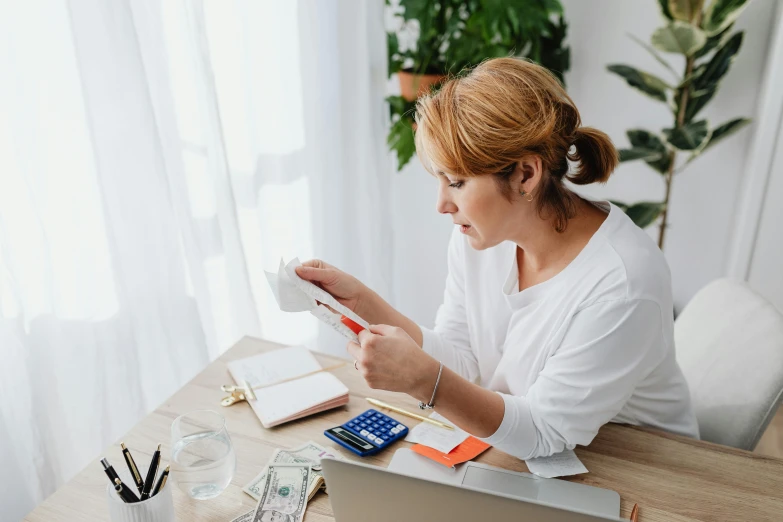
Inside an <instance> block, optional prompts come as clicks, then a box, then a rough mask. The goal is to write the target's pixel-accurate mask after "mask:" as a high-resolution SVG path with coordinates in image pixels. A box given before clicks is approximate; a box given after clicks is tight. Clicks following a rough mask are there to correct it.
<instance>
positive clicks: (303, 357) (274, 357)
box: [228, 346, 348, 428]
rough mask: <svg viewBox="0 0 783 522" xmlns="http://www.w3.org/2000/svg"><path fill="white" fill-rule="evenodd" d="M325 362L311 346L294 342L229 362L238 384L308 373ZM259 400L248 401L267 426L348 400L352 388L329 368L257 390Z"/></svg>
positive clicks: (267, 381) (266, 382)
mask: <svg viewBox="0 0 783 522" xmlns="http://www.w3.org/2000/svg"><path fill="white" fill-rule="evenodd" d="M320 368H321V365H320V364H319V363H318V361H317V360H316V359H315V357H313V354H312V353H310V351H309V350H308V349H307V348H304V347H302V346H292V347H289V348H281V349H279V350H274V351H271V352H267V353H263V354H261V355H255V356H253V357H248V358H246V359H238V360H236V361H231V362H229V363H228V371H229V373H230V374H231V377H232V378H233V379H234V381H235V382H236V383H237V384H240V385H241V384H242V381H247V382H248V384H250V386H252V387H254V388H255V387H256V386H263V385H265V384H271V383H273V382H277V381H281V380H283V379H288V378H290V377H296V376H297V375H304V374H306V373H309V372H312V371H315V370H319V369H320ZM254 392H255V394H256V396H257V397H258V400H255V401H253V400H250V401H248V403H249V404H250V407H251V408H253V411H254V412H255V413H256V415H257V416H258V418H259V419H260V420H261V424H262V425H263V426H264V427H265V428H271V427H273V426H277V425H279V424H283V423H285V422H289V421H292V420H295V419H300V418H302V417H306V416H308V415H312V414H314V413H319V412H322V411H325V410H329V409H332V408H336V407H338V406H343V405H345V404H348V388H347V387H346V386H345V385H344V384H343V383H342V382H340V380H339V379H338V378H337V377H335V376H334V375H332V374H331V373H329V372H321V373H316V374H313V375H308V376H307V377H302V378H301V379H295V380H292V381H288V382H284V383H281V384H277V385H275V386H269V387H267V388H260V389H258V390H254Z"/></svg>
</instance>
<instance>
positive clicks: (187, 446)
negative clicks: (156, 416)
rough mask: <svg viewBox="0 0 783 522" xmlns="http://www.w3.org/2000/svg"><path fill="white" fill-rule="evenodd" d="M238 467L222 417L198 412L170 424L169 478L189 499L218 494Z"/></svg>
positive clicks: (201, 498) (209, 412)
mask: <svg viewBox="0 0 783 522" xmlns="http://www.w3.org/2000/svg"><path fill="white" fill-rule="evenodd" d="M236 468H237V457H236V454H235V453H234V446H233V445H232V444H231V438H230V437H229V436H228V431H226V420H225V419H224V418H223V416H222V415H220V414H218V413H215V412H214V411H209V410H198V411H193V412H190V413H186V414H185V415H180V416H179V417H177V418H176V419H175V420H174V422H173V423H172V425H171V479H172V480H174V481H175V482H176V483H177V485H178V486H179V488H180V489H181V490H182V491H184V492H185V493H187V494H188V496H190V497H192V498H195V499H198V500H206V499H209V498H215V497H216V496H218V495H220V494H221V493H222V492H223V490H224V489H226V488H227V487H228V485H229V484H230V483H231V479H232V478H233V477H234V472H235V471H236Z"/></svg>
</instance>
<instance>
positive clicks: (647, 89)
mask: <svg viewBox="0 0 783 522" xmlns="http://www.w3.org/2000/svg"><path fill="white" fill-rule="evenodd" d="M607 69H608V70H609V72H613V73H615V74H617V75H618V76H621V77H622V78H624V79H625V81H626V82H628V85H630V86H631V87H633V88H635V89H638V90H640V91H641V92H643V93H644V94H646V95H647V96H649V97H651V98H653V99H656V100H659V101H662V102H666V92H667V91H668V90H670V89H671V88H672V87H671V86H670V85H669V84H667V83H666V82H665V81H663V80H661V79H660V78H658V77H657V76H655V75H653V74H650V73H647V72H644V71H640V70H638V69H636V68H634V67H631V66H628V65H610V66H608V67H607Z"/></svg>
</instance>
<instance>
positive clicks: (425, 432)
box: [405, 412, 470, 453]
mask: <svg viewBox="0 0 783 522" xmlns="http://www.w3.org/2000/svg"><path fill="white" fill-rule="evenodd" d="M430 419H433V420H438V421H441V422H444V423H446V424H448V425H450V426H454V423H452V422H450V421H449V420H448V419H446V417H444V416H443V415H440V414H438V413H437V412H432V414H431V415H430ZM469 436H470V435H469V434H468V433H466V432H464V431H462V430H461V429H459V428H457V427H456V426H454V431H451V430H447V429H444V428H440V427H438V426H434V425H432V424H430V423H428V422H421V423H419V424H418V425H417V426H414V427H413V429H411V430H410V431H408V436H407V437H405V440H406V441H408V442H413V443H418V444H423V445H424V446H429V447H430V448H434V449H436V450H438V451H440V452H441V453H449V452H450V451H451V450H453V449H454V448H456V447H457V446H459V445H460V444H462V443H463V442H465V439H467V438H468V437H469Z"/></svg>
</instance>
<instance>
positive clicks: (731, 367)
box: [674, 279, 783, 450]
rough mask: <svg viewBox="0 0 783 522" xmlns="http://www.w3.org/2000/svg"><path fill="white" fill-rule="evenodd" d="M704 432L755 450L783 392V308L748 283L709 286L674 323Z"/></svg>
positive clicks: (714, 439) (713, 438)
mask: <svg viewBox="0 0 783 522" xmlns="http://www.w3.org/2000/svg"><path fill="white" fill-rule="evenodd" d="M674 340H675V346H676V348H677V361H678V362H679V364H680V367H681V368H682V371H683V373H684V374H685V378H686V379H687V381H688V385H689V386H690V389H691V397H692V398H693V407H694V410H695V413H696V418H697V420H698V422H699V429H700V431H701V438H702V439H703V440H707V441H710V442H716V443H718V444H724V445H727V446H733V447H735V448H741V449H745V450H753V449H754V448H755V447H756V444H757V443H758V441H759V439H760V438H761V435H762V434H763V433H764V430H765V429H766V427H767V425H768V424H769V421H770V420H771V419H772V417H774V415H775V413H776V412H777V410H778V406H779V404H780V400H781V395H783V315H781V313H780V312H779V311H778V310H777V309H776V308H775V307H774V306H773V305H772V304H770V303H769V302H768V301H767V300H765V299H764V298H762V297H761V296H760V295H758V294H757V293H755V292H754V291H753V290H751V289H750V288H748V286H747V285H746V284H744V283H741V282H738V281H732V280H729V279H719V280H717V281H714V282H712V283H710V284H709V285H707V286H706V287H704V288H703V289H702V290H700V291H699V293H698V294H696V296H695V297H694V298H693V299H692V300H691V301H690V302H689V303H688V305H687V306H686V307H685V310H683V311H682V313H681V314H680V316H679V317H677V320H676V321H675V323H674Z"/></svg>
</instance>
